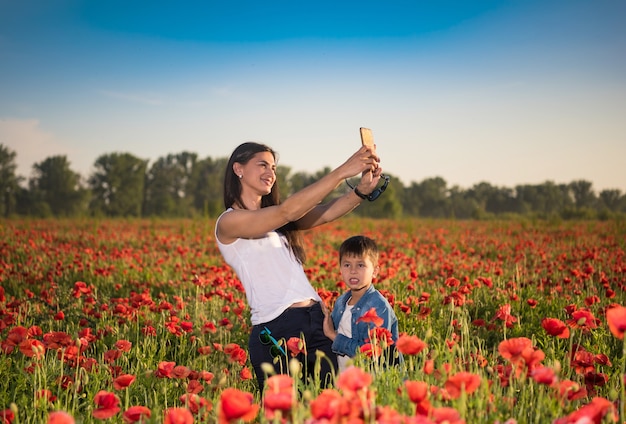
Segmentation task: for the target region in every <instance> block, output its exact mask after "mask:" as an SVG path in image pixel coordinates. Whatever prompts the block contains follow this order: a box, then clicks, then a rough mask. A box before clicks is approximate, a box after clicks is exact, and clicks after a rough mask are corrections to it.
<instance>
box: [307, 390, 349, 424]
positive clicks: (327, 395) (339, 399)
mask: <svg viewBox="0 0 626 424" xmlns="http://www.w3.org/2000/svg"><path fill="white" fill-rule="evenodd" d="M310 408H311V416H312V417H313V418H314V419H315V420H318V421H319V422H326V421H324V420H328V422H331V423H336V422H339V420H340V418H341V417H343V416H346V415H347V414H348V413H349V411H350V406H349V404H348V401H347V400H345V399H344V398H343V396H342V395H341V393H339V392H338V391H336V390H334V389H325V390H323V391H322V393H320V394H319V395H318V396H317V397H316V398H315V399H313V400H312V401H311V406H310Z"/></svg>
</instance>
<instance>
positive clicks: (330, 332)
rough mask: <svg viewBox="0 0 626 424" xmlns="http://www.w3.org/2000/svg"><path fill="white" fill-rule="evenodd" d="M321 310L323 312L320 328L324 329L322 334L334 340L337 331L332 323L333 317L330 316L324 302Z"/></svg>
mask: <svg viewBox="0 0 626 424" xmlns="http://www.w3.org/2000/svg"><path fill="white" fill-rule="evenodd" d="M322 312H324V323H323V325H322V328H323V329H324V335H325V336H326V337H328V338H329V339H330V340H332V341H334V340H335V337H337V332H336V331H335V326H334V325H333V319H332V318H331V316H330V311H329V310H328V308H327V307H326V304H325V303H324V302H322Z"/></svg>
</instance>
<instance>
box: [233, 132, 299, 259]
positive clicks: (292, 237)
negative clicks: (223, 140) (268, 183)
mask: <svg viewBox="0 0 626 424" xmlns="http://www.w3.org/2000/svg"><path fill="white" fill-rule="evenodd" d="M260 152H270V153H271V154H272V156H273V157H274V160H276V159H277V156H278V155H277V153H276V152H275V151H274V150H273V149H272V148H271V147H269V146H266V145H265V144H260V143H254V142H251V141H250V142H246V143H242V144H240V145H239V146H237V148H236V149H235V150H234V151H233V153H232V154H231V155H230V159H229V160H228V164H227V165H226V170H225V172H224V207H225V208H230V207H232V206H233V205H236V206H238V207H240V208H242V209H246V205H245V204H244V203H243V200H242V199H241V191H242V187H241V181H240V179H239V177H238V176H237V175H235V171H234V170H233V165H234V164H235V163H240V164H242V165H245V164H246V163H248V162H249V161H250V159H252V158H253V157H254V155H256V154H257V153H260ZM278 204H280V191H279V188H278V179H276V181H275V182H274V185H273V186H272V190H271V191H270V193H269V194H266V195H264V196H263V197H262V198H261V207H262V208H264V207H267V206H274V205H278ZM276 231H278V232H279V233H281V234H283V235H284V236H285V237H286V238H287V243H288V244H289V250H291V253H293V255H294V257H295V258H296V259H297V260H298V262H300V263H301V264H303V263H304V262H305V261H306V254H305V251H304V246H303V245H304V243H303V240H302V235H301V234H300V231H298V227H297V226H296V224H295V222H288V223H287V224H285V225H283V226H282V227H280V228H277V229H276Z"/></svg>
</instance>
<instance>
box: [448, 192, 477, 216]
mask: <svg viewBox="0 0 626 424" xmlns="http://www.w3.org/2000/svg"><path fill="white" fill-rule="evenodd" d="M448 193H449V195H448V202H449V204H450V216H449V217H450V218H456V219H470V218H473V217H476V215H480V210H481V209H480V206H479V205H478V203H477V202H476V200H475V199H473V198H471V197H470V196H469V195H468V193H467V190H463V189H462V188H460V187H459V186H453V187H452V188H451V189H449V190H448Z"/></svg>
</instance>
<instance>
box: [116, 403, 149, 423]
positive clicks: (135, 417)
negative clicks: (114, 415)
mask: <svg viewBox="0 0 626 424" xmlns="http://www.w3.org/2000/svg"><path fill="white" fill-rule="evenodd" d="M151 415H152V412H151V411H150V409H148V408H146V407H145V406H141V405H137V406H131V407H130V408H128V409H127V410H126V411H124V413H123V414H122V418H123V419H124V422H125V423H126V424H132V423H136V422H139V421H142V420H143V419H144V418H150V416H151Z"/></svg>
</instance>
